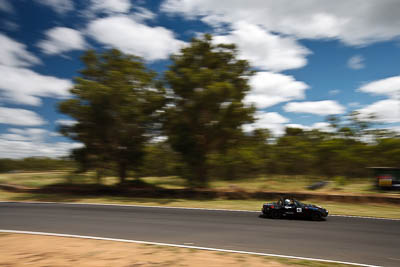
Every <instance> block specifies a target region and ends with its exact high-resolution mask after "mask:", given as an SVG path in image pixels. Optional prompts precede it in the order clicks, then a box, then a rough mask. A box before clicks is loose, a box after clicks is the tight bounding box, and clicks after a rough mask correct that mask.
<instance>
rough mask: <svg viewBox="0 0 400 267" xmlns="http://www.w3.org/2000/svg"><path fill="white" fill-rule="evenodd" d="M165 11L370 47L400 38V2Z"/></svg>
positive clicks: (268, 0)
mask: <svg viewBox="0 0 400 267" xmlns="http://www.w3.org/2000/svg"><path fill="white" fill-rule="evenodd" d="M161 10H163V11H164V12H168V13H170V14H182V15H184V16H185V17H186V18H196V17H200V18H202V20H203V21H205V22H212V25H215V24H216V23H217V22H225V23H234V22H236V21H242V20H246V21H248V22H249V23H252V24H257V25H261V26H263V27H264V28H265V29H267V30H268V31H272V32H278V33H282V34H288V35H293V36H295V37H296V38H305V39H327V38H335V39H339V40H341V41H342V42H344V43H346V44H349V45H365V44H370V43H373V42H377V41H385V40H390V39H393V38H396V37H398V36H400V19H399V16H398V14H399V13H400V5H399V2H398V0H337V1H331V0H323V1H321V0H308V1H293V0H279V1H275V0H252V1H242V0H219V1H215V0H202V1H199V0H167V1H165V2H164V3H163V4H162V6H161Z"/></svg>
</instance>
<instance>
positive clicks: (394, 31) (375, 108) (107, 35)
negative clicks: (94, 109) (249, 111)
mask: <svg viewBox="0 0 400 267" xmlns="http://www.w3.org/2000/svg"><path fill="white" fill-rule="evenodd" d="M398 14H400V2H399V1H397V0H338V1H327V0H324V1H321V0H304V1H295V2H293V1H289V0H280V1H272V0H249V1H240V0H219V1H213V0H202V1H198V0H164V1H143V0H139V1H133V0H132V1H130V0H88V1H72V0H14V1H11V0H0V70H1V71H0V157H12V158H20V157H25V156H62V155H66V154H68V151H69V149H71V148H73V147H77V146H79V144H77V143H74V142H71V141H70V140H68V139H66V138H64V137H62V136H60V135H59V134H58V133H57V127H58V125H60V124H62V123H72V122H71V121H70V118H67V117H66V116H64V115H62V114H59V113H58V112H57V110H56V106H57V103H58V102H59V101H60V100H62V99H66V98H68V97H70V95H69V93H68V89H69V88H71V86H73V77H76V76H77V75H78V73H77V71H78V70H79V69H80V68H82V65H81V63H80V61H79V56H80V55H81V54H82V53H83V52H84V51H85V50H86V49H89V48H91V49H96V50H101V49H107V48H111V47H115V48H118V49H120V50H122V51H123V52H125V53H131V54H135V55H138V56H141V57H143V59H144V60H145V61H146V62H147V64H148V66H149V67H150V68H152V69H154V70H156V71H158V72H160V73H162V72H163V71H164V70H165V69H166V67H167V66H168V64H169V61H168V57H169V56H170V55H171V54H173V53H176V52H177V51H179V49H180V48H182V47H183V46H185V45H186V44H187V43H188V42H189V41H190V39H191V38H192V37H195V36H199V35H201V34H202V33H211V34H213V35H214V41H215V42H216V43H235V44H236V45H237V46H238V48H239V51H240V52H239V54H238V57H240V58H243V59H247V60H248V61H249V62H250V64H251V65H252V66H253V67H254V69H255V70H256V71H257V73H256V75H255V76H254V77H252V78H251V80H250V81H249V83H250V85H251V91H250V92H249V94H248V96H247V97H246V99H245V101H246V103H249V104H254V105H256V107H257V109H258V110H257V114H256V118H257V121H256V122H255V123H254V124H253V125H247V126H246V130H247V129H250V130H251V129H254V128H255V127H265V128H269V129H271V131H272V132H273V133H274V134H276V135H279V134H281V133H282V132H283V130H284V128H285V127H286V126H297V127H302V128H304V129H312V128H318V129H322V130H330V129H329V127H328V126H327V123H326V122H325V121H324V119H325V117H326V116H327V115H331V114H335V115H339V116H344V115H345V114H347V113H348V112H350V111H353V110H357V111H359V112H360V119H363V118H364V119H365V118H367V117H368V115H369V114H375V116H376V119H375V121H374V123H376V125H379V127H386V128H391V129H394V130H399V131H400V68H399V62H400V18H399V16H398Z"/></svg>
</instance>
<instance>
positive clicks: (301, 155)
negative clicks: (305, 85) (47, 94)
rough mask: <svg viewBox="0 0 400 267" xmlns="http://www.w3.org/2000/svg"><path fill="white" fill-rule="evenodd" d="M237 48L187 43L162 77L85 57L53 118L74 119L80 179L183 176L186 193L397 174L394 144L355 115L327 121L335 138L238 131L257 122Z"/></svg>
mask: <svg viewBox="0 0 400 267" xmlns="http://www.w3.org/2000/svg"><path fill="white" fill-rule="evenodd" d="M237 55H238V51H237V48H236V47H235V46H234V45H227V44H219V45H217V44H215V43H214V42H213V40H212V37H211V36H210V35H205V36H203V37H202V38H194V39H192V41H191V43H190V44H189V45H188V46H186V47H184V48H182V49H181V51H179V53H176V54H175V55H172V56H171V64H170V66H169V67H168V69H167V71H165V73H164V74H163V75H162V76H160V75H157V74H156V73H155V72H153V71H151V70H149V69H148V68H147V67H146V66H145V64H144V62H143V61H142V59H140V58H138V57H136V56H133V55H125V54H123V53H121V52H120V51H118V50H115V49H113V50H109V51H105V52H103V53H97V52H95V51H92V50H90V51H87V52H86V53H85V54H84V55H83V57H82V62H83V65H84V68H83V69H82V70H81V71H80V76H79V77H77V78H76V79H75V85H74V87H73V88H72V89H71V90H70V91H71V94H72V95H73V97H72V98H70V99H68V100H64V101H62V102H61V103H60V105H59V111H60V112H62V113H64V114H66V115H68V116H70V117H72V118H73V119H75V120H76V122H77V123H76V124H73V125H65V126H62V127H61V128H60V132H61V133H62V134H63V135H65V136H67V137H69V138H71V139H73V140H76V141H79V142H81V143H83V144H84V146H83V147H82V148H79V149H76V150H74V151H73V153H72V158H73V159H74V160H75V161H76V162H77V163H79V169H80V170H81V171H87V170H94V171H96V173H97V176H98V178H99V181H100V178H101V176H102V175H104V173H109V172H110V170H111V171H113V172H115V173H116V174H117V176H118V177H119V178H120V182H121V184H124V183H125V182H126V178H127V177H129V176H136V177H139V176H148V175H156V176H164V175H180V176H182V177H184V178H186V179H187V181H188V184H189V185H190V186H198V187H206V186H207V184H208V182H209V180H210V179H211V178H220V179H232V180H234V179H239V178H243V177H254V176H256V175H266V174H275V173H276V174H278V173H279V174H313V175H314V174H315V175H323V176H328V177H332V176H336V175H344V176H349V177H361V176H366V175H367V174H368V170H367V169H365V168H366V167H368V166H374V165H380V166H382V165H385V166H386V165H390V166H399V164H400V139H399V136H398V135H397V136H396V134H395V133H391V132H389V131H384V130H381V131H378V130H375V131H373V130H371V127H370V126H371V125H369V123H367V122H366V121H365V120H360V119H359V116H357V114H356V113H352V114H350V115H349V116H348V117H347V118H346V119H345V120H343V121H340V118H338V117H329V118H327V120H328V121H329V123H330V124H331V126H332V131H329V132H323V131H319V130H302V129H296V128H287V129H286V132H285V133H284V135H282V136H280V137H276V136H273V135H272V134H271V133H270V132H269V131H268V130H266V129H256V130H253V131H252V132H244V131H243V125H244V124H248V123H252V122H254V112H255V108H254V106H249V105H245V104H244V102H243V99H244V97H245V96H246V94H247V93H248V92H249V90H250V87H249V85H248V80H249V79H250V78H251V76H252V75H253V74H254V71H253V69H252V68H251V66H250V65H249V63H248V62H247V61H245V60H240V59H238V57H237Z"/></svg>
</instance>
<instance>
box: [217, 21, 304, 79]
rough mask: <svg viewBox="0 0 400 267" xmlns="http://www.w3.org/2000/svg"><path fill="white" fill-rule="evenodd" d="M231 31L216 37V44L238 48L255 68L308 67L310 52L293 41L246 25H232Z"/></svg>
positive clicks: (251, 25) (243, 23) (277, 69)
mask: <svg viewBox="0 0 400 267" xmlns="http://www.w3.org/2000/svg"><path fill="white" fill-rule="evenodd" d="M232 28H233V30H232V31H231V32H230V33H229V34H228V35H219V36H215V37H214V41H215V42H216V43H234V44H236V45H237V46H238V48H239V57H240V58H242V59H246V60H248V61H249V62H250V63H251V65H252V66H254V67H258V68H260V69H264V70H272V71H282V70H288V69H296V68H301V67H303V66H305V65H306V64H307V60H306V58H305V56H306V55H308V54H309V53H310V51H309V50H308V49H307V48H305V47H303V46H301V45H300V44H299V43H297V41H296V40H295V39H294V38H292V37H282V36H279V35H277V34H272V33H270V32H268V31H266V30H264V29H263V28H261V27H260V26H257V25H254V24H250V23H248V22H245V21H241V22H235V23H233V25H232Z"/></svg>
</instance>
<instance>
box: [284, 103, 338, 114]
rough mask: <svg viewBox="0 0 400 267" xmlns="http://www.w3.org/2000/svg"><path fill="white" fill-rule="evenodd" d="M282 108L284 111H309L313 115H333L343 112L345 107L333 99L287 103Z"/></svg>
mask: <svg viewBox="0 0 400 267" xmlns="http://www.w3.org/2000/svg"><path fill="white" fill-rule="evenodd" d="M283 109H284V110H285V111H286V112H294V113H309V114H315V115H333V114H342V113H344V112H345V110H346V109H345V107H343V106H342V105H340V104H339V103H337V102H336V101H333V100H324V101H307V102H291V103H287V104H286V105H285V106H284V107H283Z"/></svg>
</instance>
